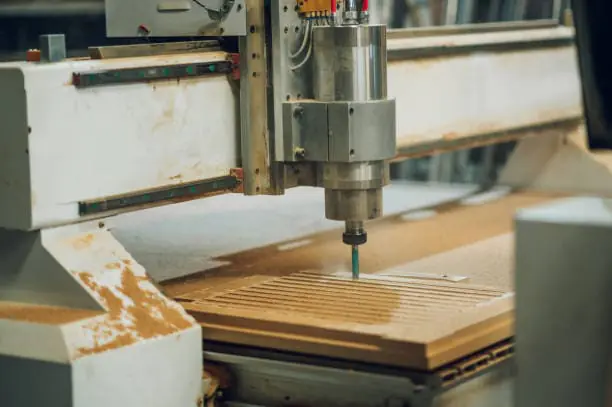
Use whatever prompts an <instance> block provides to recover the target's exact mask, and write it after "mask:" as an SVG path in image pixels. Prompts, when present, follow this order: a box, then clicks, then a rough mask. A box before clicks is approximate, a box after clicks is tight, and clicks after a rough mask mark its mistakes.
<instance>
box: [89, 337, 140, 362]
mask: <svg viewBox="0 0 612 407" xmlns="http://www.w3.org/2000/svg"><path fill="white" fill-rule="evenodd" d="M134 342H136V339H135V338H134V337H133V336H132V335H131V334H129V333H127V334H121V335H118V336H116V337H115V338H113V339H112V340H111V341H110V342H105V343H104V344H100V342H99V341H96V342H95V344H96V345H95V346H94V347H93V348H79V349H78V352H79V355H80V356H87V355H94V354H98V353H102V352H106V351H107V350H112V349H117V348H122V347H124V346H128V345H131V344H133V343H134Z"/></svg>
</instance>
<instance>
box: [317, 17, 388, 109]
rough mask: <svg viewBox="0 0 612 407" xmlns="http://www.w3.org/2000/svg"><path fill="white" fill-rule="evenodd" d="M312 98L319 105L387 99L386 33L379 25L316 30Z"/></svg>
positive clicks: (383, 27)
mask: <svg viewBox="0 0 612 407" xmlns="http://www.w3.org/2000/svg"><path fill="white" fill-rule="evenodd" d="M313 41H314V56H313V57H314V78H313V79H314V97H315V99H317V100H319V101H321V102H335V101H356V102H364V101H368V100H382V99H386V98H387V30H386V28H385V26H383V25H355V26H339V27H316V28H315V29H314V32H313Z"/></svg>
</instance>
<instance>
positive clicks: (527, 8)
mask: <svg viewBox="0 0 612 407" xmlns="http://www.w3.org/2000/svg"><path fill="white" fill-rule="evenodd" d="M370 7H371V13H372V20H373V21H377V22H382V23H385V24H387V25H388V26H389V27H390V28H405V27H428V26H440V25H449V24H478V23H487V22H496V21H518V20H540V19H559V20H560V19H562V18H563V17H564V15H566V10H567V9H568V7H569V0H374V1H371V6H370ZM49 33H63V34H65V35H66V42H67V43H66V46H67V48H68V54H69V55H70V56H85V55H87V48H88V47H89V46H92V45H110V44H123V43H128V42H133V41H134V40H126V41H122V40H120V39H113V40H109V39H107V38H106V35H105V21H104V0H0V61H7V60H16V59H17V60H18V59H24V56H25V51H26V50H27V49H30V48H36V47H37V44H38V36H39V35H40V34H49ZM143 41H147V40H146V39H143ZM513 148H514V142H509V143H506V144H496V145H494V146H490V147H481V148H473V149H466V150H462V151H455V152H452V153H443V154H439V155H435V156H431V157H426V158H415V159H411V160H407V161H404V162H402V163H400V164H395V165H393V166H392V169H391V171H392V177H393V178H394V179H407V180H413V181H430V182H452V183H472V184H480V185H481V186H482V187H483V188H486V187H488V186H490V185H493V184H494V183H495V181H496V179H497V173H498V171H499V169H500V168H501V167H502V166H503V164H504V163H505V161H506V160H507V157H508V156H509V154H510V153H511V152H512V149H513Z"/></svg>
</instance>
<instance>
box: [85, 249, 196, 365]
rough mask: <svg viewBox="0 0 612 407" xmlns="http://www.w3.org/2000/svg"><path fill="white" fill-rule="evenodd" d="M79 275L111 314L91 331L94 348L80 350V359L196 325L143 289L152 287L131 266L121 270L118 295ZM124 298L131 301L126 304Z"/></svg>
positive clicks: (90, 277) (91, 278)
mask: <svg viewBox="0 0 612 407" xmlns="http://www.w3.org/2000/svg"><path fill="white" fill-rule="evenodd" d="M124 261H125V260H124ZM117 272H119V271H117ZM76 275H77V277H78V278H79V279H80V280H81V281H82V282H83V284H85V285H86V286H87V287H89V288H90V289H91V290H92V291H94V292H95V293H97V294H98V296H99V297H100V300H101V301H102V302H103V303H104V305H105V307H106V309H107V312H108V314H107V315H108V318H107V319H105V320H103V321H99V322H98V321H96V322H95V323H94V325H93V326H90V327H89V328H90V329H91V330H92V331H93V333H94V344H93V346H91V347H82V348H79V349H77V357H79V356H86V355H92V354H97V353H101V352H104V351H107V350H111V349H116V348H120V347H123V346H128V345H131V344H133V343H135V342H137V341H139V340H144V339H150V338H153V337H156V336H163V335H169V334H172V333H175V332H179V331H182V330H184V329H187V328H189V327H191V325H192V323H191V321H190V320H189V319H188V318H187V317H186V316H184V314H183V313H182V312H181V310H180V309H178V308H175V307H173V306H172V304H171V303H169V302H168V301H167V300H165V299H164V298H163V297H161V296H160V295H159V294H157V293H156V292H151V291H148V290H147V289H145V288H143V287H142V286H141V284H142V282H146V283H149V281H148V279H147V277H140V276H136V275H134V272H133V271H132V270H131V269H130V268H129V267H127V266H126V267H125V268H123V270H121V285H120V286H119V287H117V291H118V292H116V291H114V290H112V289H111V288H109V287H105V286H102V285H100V284H98V283H97V282H96V281H95V280H94V277H93V275H92V274H91V273H88V272H79V273H76ZM121 295H123V296H125V297H127V298H128V299H130V300H131V301H130V302H127V303H126V302H124V301H123V300H122V298H121ZM113 333H115V334H116V336H115V337H114V338H113V339H112V340H110V341H108V337H109V336H111V335H112V334H113Z"/></svg>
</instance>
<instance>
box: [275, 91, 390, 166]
mask: <svg viewBox="0 0 612 407" xmlns="http://www.w3.org/2000/svg"><path fill="white" fill-rule="evenodd" d="M283 129H284V132H283V136H284V137H283V141H284V143H283V144H284V158H285V160H284V161H285V162H294V161H318V162H360V161H371V160H387V159H390V158H393V157H394V156H395V150H396V139H395V133H396V120H395V100H380V101H370V102H331V103H325V102H317V101H311V100H308V101H295V102H285V103H283Z"/></svg>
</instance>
